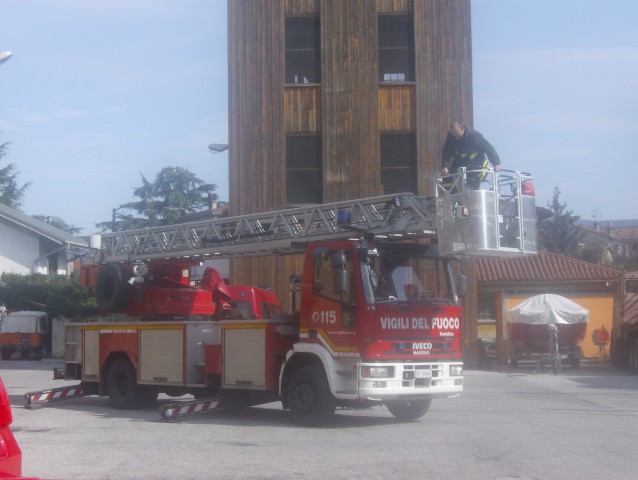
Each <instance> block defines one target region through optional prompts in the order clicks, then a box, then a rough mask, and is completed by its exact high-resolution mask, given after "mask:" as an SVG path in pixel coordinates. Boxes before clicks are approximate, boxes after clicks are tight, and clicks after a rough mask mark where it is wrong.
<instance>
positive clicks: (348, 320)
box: [300, 241, 463, 362]
mask: <svg viewBox="0 0 638 480" xmlns="http://www.w3.org/2000/svg"><path fill="white" fill-rule="evenodd" d="M322 246H329V247H330V249H332V250H333V251H336V250H342V251H346V252H350V253H349V254H350V256H351V258H352V259H353V267H352V272H353V275H352V278H353V284H352V285H351V291H352V292H354V294H355V295H356V298H354V299H350V303H347V304H343V303H342V302H340V301H335V300H332V299H330V298H326V297H324V296H322V295H318V294H316V293H314V292H313V275H314V271H313V260H312V252H311V251H310V248H309V249H308V250H307V252H306V263H305V266H304V275H303V279H304V281H303V284H302V302H301V304H302V311H301V317H300V318H301V323H300V331H301V333H303V334H304V336H303V338H302V341H303V342H307V343H316V344H320V345H323V346H324V347H325V348H327V349H328V350H329V351H330V353H331V354H332V356H333V357H356V358H362V359H365V360H412V361H414V360H417V361H425V362H431V361H440V360H462V357H463V354H462V346H461V338H462V336H461V326H462V320H461V307H459V306H456V305H451V304H449V302H447V301H445V300H444V299H441V298H439V299H434V298H432V299H430V301H429V302H415V303H409V302H402V303H400V304H399V303H392V302H388V303H383V304H381V303H377V304H370V303H369V302H367V301H366V299H365V298H364V294H363V291H364V287H363V286H362V278H361V275H359V274H357V273H356V272H359V271H360V263H359V262H360V260H359V258H358V255H357V253H356V248H357V246H358V245H357V243H356V242H352V241H334V242H322ZM435 293H436V294H437V295H435V296H440V292H438V291H437V292H435ZM344 305H345V306H344ZM333 312H334V313H333Z"/></svg>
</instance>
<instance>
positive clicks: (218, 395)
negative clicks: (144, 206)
mask: <svg viewBox="0 0 638 480" xmlns="http://www.w3.org/2000/svg"><path fill="white" fill-rule="evenodd" d="M513 178H514V181H515V182H516V183H517V185H518V187H520V184H521V177H520V174H518V173H516V174H513ZM510 190H511V191H514V190H515V189H510ZM520 191H521V189H520V188H518V192H520ZM498 192H499V189H498V188H492V189H486V190H481V191H460V192H444V193H443V194H442V195H441V196H440V197H439V196H437V198H424V197H417V196H415V195H413V194H397V195H389V196H381V197H373V198H365V199H359V200H353V201H345V202H338V203H334V204H322V205H314V206H310V207H306V208H299V209H289V210H283V211H277V212H269V213H264V214H255V215H246V216H241V217H230V218H224V219H213V220H209V221H204V222H196V223H188V224H181V225H173V226H169V227H161V228H154V229H146V230H136V231H127V232H115V233H112V234H106V235H103V236H102V238H101V245H100V248H96V249H95V250H93V251H92V252H91V253H90V254H89V255H87V256H86V257H85V259H84V263H85V271H86V272H87V273H86V277H85V279H86V280H87V281H88V282H89V283H92V284H93V285H94V287H95V292H96V298H97V299H98V302H99V303H100V304H101V305H102V306H104V307H107V308H109V309H111V310H112V311H117V310H120V311H125V312H127V313H135V314H137V315H140V316H141V318H143V320H140V321H135V322H130V321H126V322H99V323H74V324H70V325H68V326H67V331H66V358H65V367H64V377H65V378H66V379H77V380H80V381H81V383H80V385H79V386H77V387H76V388H75V389H74V390H73V389H68V388H67V389H54V390H49V391H43V392H34V393H32V394H28V397H27V401H28V403H29V404H38V403H41V402H44V401H49V400H54V399H59V398H69V397H72V396H77V395H87V394H97V395H108V396H109V398H110V400H111V402H112V404H113V405H114V406H115V407H118V408H134V407H139V406H143V405H148V404H150V403H152V402H154V401H155V400H156V399H157V396H158V394H159V393H165V394H168V395H172V396H178V395H183V394H186V393H189V394H192V395H193V396H194V397H195V400H193V401H186V402H180V403H179V404H175V405H173V404H171V405H163V406H162V407H161V408H162V414H163V415H164V416H165V417H167V418H176V417H178V416H181V415H187V414H191V413H200V412H203V411H209V410H218V409H220V408H224V407H232V406H244V405H256V404H260V403H266V402H271V401H273V400H281V402H282V404H283V407H284V409H287V410H290V411H291V412H292V415H293V417H294V418H295V419H296V420H297V421H299V422H301V423H305V424H312V425H316V424H321V423H324V422H326V421H327V420H328V419H330V418H331V416H332V415H333V413H334V412H335V410H336V408H338V407H347V408H356V407H364V406H369V405H374V404H385V405H386V406H387V407H388V409H389V410H390V412H391V413H392V414H393V415H394V416H395V417H397V418H399V419H406V420H409V419H416V418H419V417H420V416H422V415H423V414H424V413H425V412H426V411H427V410H428V408H429V406H430V403H431V401H432V399H433V398H437V397H450V396H455V395H458V394H460V393H461V392H462V390H463V362H462V336H461V327H462V323H463V322H462V316H461V308H460V306H459V305H458V302H459V296H460V295H462V294H463V293H464V292H465V289H466V286H465V277H464V275H463V271H462V266H461V262H460V259H459V258H458V257H457V256H456V255H455V252H457V251H459V250H462V253H466V254H467V253H470V254H474V253H476V254H482V255H485V254H488V255H520V254H529V253H534V252H532V251H530V246H535V245H534V242H533V241H532V242H531V243H530V240H529V237H530V236H533V235H534V233H535V232H531V231H530V232H529V233H527V232H522V233H521V235H519V239H520V242H519V244H518V245H517V246H516V247H512V242H511V240H508V244H507V245H508V246H506V247H501V246H500V245H499V239H498V236H499V235H500V234H499V231H498V226H499V225H504V222H505V220H503V219H501V218H499V213H498V207H499V202H500V201H501V200H500V199H499V198H497V195H501V194H499V193H498ZM514 195H518V196H517V197H516V198H515V200H516V201H518V202H519V207H518V211H519V213H518V217H517V221H518V222H519V223H518V225H520V230H521V231H522V230H523V229H526V228H530V225H531V226H532V227H533V228H534V229H535V223H534V222H533V221H528V219H526V218H524V217H523V216H521V215H522V213H521V212H522V210H523V208H522V206H521V205H523V204H524V203H529V199H525V198H522V197H521V194H518V193H517V192H516V191H515V192H514ZM450 197H454V198H450ZM490 199H492V200H491V201H487V200H490ZM494 201H495V202H496V205H494V203H493V202H494ZM531 202H532V204H533V198H531ZM440 208H444V209H450V210H451V211H450V212H449V215H437V214H435V213H433V212H436V211H437V210H439V209H440ZM534 214H535V212H534ZM477 216H482V217H484V218H485V219H486V220H485V221H486V222H488V224H490V225H496V226H495V227H492V229H491V234H492V235H495V236H496V237H495V239H494V242H495V243H494V246H492V240H489V241H483V242H478V241H476V236H474V237H473V236H471V235H470V236H469V237H468V238H470V239H471V242H472V243H471V244H464V246H462V245H461V244H460V243H459V242H460V237H459V235H455V234H450V236H449V238H450V239H451V240H450V242H451V243H450V244H449V245H447V247H446V246H442V245H437V244H436V242H435V240H436V233H435V232H436V230H437V229H439V230H440V229H441V228H451V229H453V230H459V231H460V230H462V229H467V228H470V229H473V228H474V227H473V225H474V224H476V225H477V226H479V224H480V222H479V219H478V218H476V217H477ZM470 222H471V223H470ZM481 229H482V231H484V232H485V231H488V229H487V228H485V226H481ZM446 248H447V250H449V251H451V252H452V253H451V254H446V253H445V252H443V251H442V249H446ZM299 252H304V253H305V260H304V267H303V272H302V274H301V275H300V276H294V277H293V278H292V279H291V286H292V290H293V291H294V292H295V294H294V295H292V297H293V299H294V300H295V301H294V302H293V304H294V305H295V308H293V309H292V311H291V312H290V314H289V315H282V314H281V313H280V309H279V305H278V303H277V302H276V298H275V297H274V295H272V294H270V295H269V292H267V291H263V290H260V289H257V288H254V287H234V286H226V285H225V284H224V283H223V281H220V279H219V278H218V277H219V276H218V275H216V274H215V272H211V271H209V278H208V279H207V280H206V281H203V282H202V285H200V286H197V287H194V286H192V285H191V282H190V279H189V268H187V267H188V266H189V265H192V264H193V263H198V262H201V261H202V260H203V259H204V258H210V257H226V258H236V257H241V256H247V255H272V254H289V253H299ZM205 276H206V275H205ZM242 299H244V302H246V301H247V302H248V304H249V305H250V308H248V309H246V307H245V305H244V310H243V311H244V313H241V311H242V309H241V306H240V302H241V301H242ZM297 306H298V308H297ZM248 311H250V312H251V313H250V314H249V315H248V314H246V312H248Z"/></svg>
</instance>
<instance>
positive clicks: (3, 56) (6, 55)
mask: <svg viewBox="0 0 638 480" xmlns="http://www.w3.org/2000/svg"><path fill="white" fill-rule="evenodd" d="M12 56H13V53H11V52H10V51H9V50H7V51H6V52H0V65H2V64H3V63H4V62H6V61H7V60H9V59H10V58H11V57H12Z"/></svg>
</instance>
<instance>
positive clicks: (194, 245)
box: [83, 193, 436, 264]
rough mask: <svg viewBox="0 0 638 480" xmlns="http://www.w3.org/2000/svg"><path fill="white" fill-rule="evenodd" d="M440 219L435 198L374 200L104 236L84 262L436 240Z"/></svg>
mask: <svg viewBox="0 0 638 480" xmlns="http://www.w3.org/2000/svg"><path fill="white" fill-rule="evenodd" d="M435 216H436V213H435V207H434V201H433V199H432V198H426V197H417V196H416V195H414V194H412V193H400V194H395V195H385V196H380V197H369V198H363V199H357V200H350V201H342V202H336V203H327V204H319V205H311V206H307V207H299V208H291V209H286V210H279V211H274V212H265V213H256V214H250V215H241V216H236V217H227V218H215V219H209V220H200V221H195V222H189V223H182V224H175V225H168V226H162V227H154V228H146V229H139V230H127V231H122V232H113V233H107V234H103V235H101V236H99V237H100V242H99V246H98V245H95V243H94V244H93V245H92V247H94V248H92V249H91V250H90V251H89V253H88V254H87V255H86V256H85V257H84V258H83V263H85V264H102V263H107V262H121V261H135V260H148V259H153V258H178V257H192V256H201V257H208V258H229V257H238V256H256V255H265V254H270V253H272V254H274V253H280V254H285V253H296V252H300V251H302V250H303V248H302V247H301V245H300V244H302V243H306V242H310V241H318V240H331V239H340V238H348V237H352V236H356V235H361V234H363V233H369V234H372V235H374V236H375V237H377V238H406V237H433V236H434V235H435V229H434V224H435ZM95 237H97V236H95ZM95 237H94V238H93V239H92V240H93V241H95V240H96V239H95Z"/></svg>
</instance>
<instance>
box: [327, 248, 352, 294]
mask: <svg viewBox="0 0 638 480" xmlns="http://www.w3.org/2000/svg"><path fill="white" fill-rule="evenodd" d="M346 264H347V259H346V254H345V253H344V252H337V253H333V254H332V255H330V266H331V267H332V275H333V277H332V288H333V292H332V293H334V294H335V295H342V294H345V293H348V270H347V269H346Z"/></svg>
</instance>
